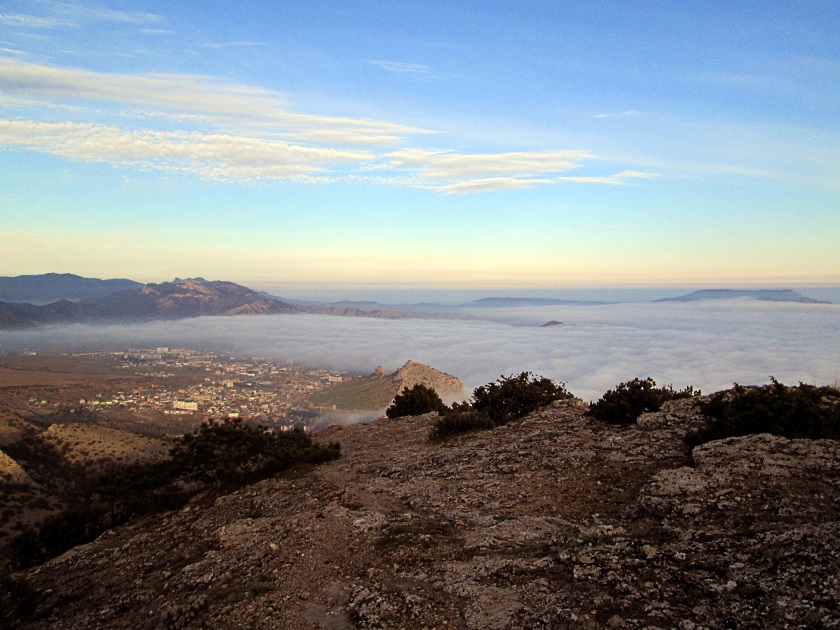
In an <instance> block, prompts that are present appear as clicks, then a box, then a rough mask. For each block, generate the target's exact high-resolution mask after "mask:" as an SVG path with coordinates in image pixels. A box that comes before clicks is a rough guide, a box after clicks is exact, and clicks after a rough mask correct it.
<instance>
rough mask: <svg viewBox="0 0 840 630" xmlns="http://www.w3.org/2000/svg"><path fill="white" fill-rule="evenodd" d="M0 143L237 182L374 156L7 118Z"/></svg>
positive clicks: (318, 170) (319, 170)
mask: <svg viewBox="0 0 840 630" xmlns="http://www.w3.org/2000/svg"><path fill="white" fill-rule="evenodd" d="M0 145H2V146H6V147H10V148H22V149H28V150H30V151H38V152H43V153H52V154H56V155H61V156H64V157H67V158H71V159H77V160H83V161H87V162H108V163H110V164H113V165H115V166H132V167H137V168H140V169H142V170H159V171H166V172H171V173H192V174H195V175H198V176H200V177H202V178H204V179H211V180H217V179H219V180H236V181H252V180H306V179H307V178H308V177H311V176H313V175H316V174H323V173H326V172H328V171H329V169H330V168H331V167H334V166H337V165H342V164H348V163H354V164H358V163H361V162H364V161H367V160H370V159H371V158H372V155H371V154H370V153H366V152H360V151H347V150H344V151H339V150H335V149H324V148H313V147H305V146H300V145H294V144H290V143H287V142H283V141H277V140H263V139H258V138H249V137H242V136H232V135H227V134H202V133H198V132H163V131H124V130H121V129H117V128H115V127H107V126H104V125H93V124H77V123H36V122H30V121H9V120H5V121H4V120H0Z"/></svg>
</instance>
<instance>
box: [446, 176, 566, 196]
mask: <svg viewBox="0 0 840 630" xmlns="http://www.w3.org/2000/svg"><path fill="white" fill-rule="evenodd" d="M551 183H553V181H552V180H551V179H522V178H516V177H485V178H482V179H468V180H466V181H462V182H455V183H453V184H444V185H434V186H431V188H432V189H433V190H436V191H438V192H441V193H444V194H446V195H466V194H470V193H477V192H498V191H502V190H522V189H523V188H533V187H534V186H539V185H540V184H551Z"/></svg>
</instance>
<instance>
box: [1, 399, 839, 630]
mask: <svg viewBox="0 0 840 630" xmlns="http://www.w3.org/2000/svg"><path fill="white" fill-rule="evenodd" d="M695 405H696V401H695V400H681V401H675V402H672V403H668V404H667V405H666V406H665V407H664V408H663V411H662V412H659V413H656V414H648V415H646V416H643V417H642V418H641V419H640V422H639V425H637V426H631V427H616V426H610V425H605V424H602V423H600V422H597V421H594V420H591V419H589V418H587V417H585V416H584V415H583V412H584V411H585V409H586V405H585V404H584V403H582V402H580V401H568V402H560V403H555V404H554V405H553V406H551V407H548V408H545V409H542V410H539V411H537V412H536V413H534V414H532V415H530V416H528V417H526V418H525V419H523V420H520V421H517V422H514V423H511V424H509V425H507V426H503V427H501V428H498V429H495V430H492V431H485V432H480V433H474V434H469V435H465V436H461V437H458V438H455V439H452V440H449V441H446V442H443V443H430V442H429V441H428V439H427V436H428V432H429V429H430V427H431V425H432V423H433V422H434V416H421V417H417V418H404V419H399V420H381V421H377V422H373V423H370V424H366V425H358V426H353V427H342V428H337V427H336V428H331V429H328V430H327V431H325V432H323V433H322V434H321V435H320V437H319V439H322V440H325V441H332V440H338V441H340V442H341V444H342V456H341V458H340V459H339V460H337V461H334V462H330V463H327V464H324V465H321V466H318V467H316V468H300V469H296V470H292V471H288V472H286V473H284V474H283V475H281V476H278V477H275V478H273V479H269V480H266V481H264V482H261V483H259V484H256V485H253V486H250V487H247V488H244V489H242V490H240V491H238V492H236V493H234V494H230V495H227V496H203V497H199V498H198V499H196V500H194V501H193V502H192V503H190V504H189V505H188V506H187V507H185V508H184V509H182V510H181V511H179V512H176V513H172V514H166V515H158V516H155V517H150V518H145V519H142V520H140V521H137V522H135V523H133V524H130V525H128V526H124V527H121V528H118V529H116V530H113V531H111V532H108V533H106V534H105V535H103V536H102V537H100V538H99V539H98V540H97V541H95V542H93V543H91V544H89V545H85V546H82V547H78V548H76V549H74V550H72V551H70V552H68V553H66V554H65V555H63V556H61V557H59V558H56V559H55V560H52V561H50V562H48V563H47V564H45V565H43V566H41V567H38V568H35V569H31V570H29V571H27V572H24V573H22V574H19V575H18V576H16V579H18V584H22V583H23V582H22V580H25V582H26V583H27V584H28V588H29V589H31V591H34V593H35V596H34V602H35V603H34V610H33V612H32V614H31V616H30V617H29V618H28V619H26V620H19V621H17V622H14V623H13V624H12V625H14V626H17V627H28V628H29V627H31V628H59V627H60V628H132V629H135V628H201V627H205V628H288V629H297V628H332V629H340V628H481V629H485V628H540V627H544V628H599V627H606V628H686V629H689V628H734V627H765V628H780V627H809V628H811V627H826V626H833V625H838V624H840V610H838V601H840V577H838V576H840V547H838V545H837V540H838V534H840V531H839V530H840V518H838V517H840V457H838V455H840V442H836V441H830V440H819V441H810V440H792V441H791V440H786V439H784V438H777V437H772V436H769V435H758V436H751V437H745V438H731V439H727V440H722V441H718V442H713V443H709V444H706V445H704V446H700V447H697V448H696V449H694V450H693V451H692V450H691V449H689V448H688V447H687V446H685V444H684V442H683V440H682V437H683V435H684V434H685V433H686V431H688V430H689V429H690V428H692V427H696V426H697V425H698V423H699V422H701V419H700V416H699V414H698V413H697V411H696V406H695ZM24 590H26V589H24ZM31 591H30V592H31Z"/></svg>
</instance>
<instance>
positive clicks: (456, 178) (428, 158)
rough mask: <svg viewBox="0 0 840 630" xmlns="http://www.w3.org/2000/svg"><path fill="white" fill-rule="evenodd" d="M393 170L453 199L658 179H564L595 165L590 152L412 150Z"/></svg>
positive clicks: (396, 157)
mask: <svg viewBox="0 0 840 630" xmlns="http://www.w3.org/2000/svg"><path fill="white" fill-rule="evenodd" d="M386 157H387V158H388V162H387V164H388V165H389V166H391V167H394V168H399V169H403V170H408V171H414V172H415V173H416V180H415V185H417V186H419V187H423V188H430V189H432V190H436V191H438V192H441V193H445V194H448V195H455V194H467V193H476V192H490V191H502V190H520V189H524V188H533V187H535V186H540V185H546V184H556V183H559V182H576V183H588V184H601V185H604V184H606V185H613V186H614V185H619V184H622V183H624V181H625V180H628V179H634V178H645V179H649V178H652V177H655V176H656V175H654V174H652V173H645V172H642V171H622V172H620V173H615V174H613V175H602V176H577V177H573V176H561V175H559V173H563V172H566V171H571V170H574V169H577V168H580V167H581V166H583V164H584V163H585V162H588V161H592V160H594V159H596V158H595V156H594V155H592V154H590V153H588V152H586V151H572V150H558V151H540V152H511V153H477V154H465V153H455V152H452V151H425V150H421V149H406V150H403V151H395V152H393V153H389V154H388V155H387V156H386Z"/></svg>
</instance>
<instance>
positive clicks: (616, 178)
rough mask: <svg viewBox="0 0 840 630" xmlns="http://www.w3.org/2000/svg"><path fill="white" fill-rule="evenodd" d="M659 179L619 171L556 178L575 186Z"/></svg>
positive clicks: (648, 174) (636, 172)
mask: <svg viewBox="0 0 840 630" xmlns="http://www.w3.org/2000/svg"><path fill="white" fill-rule="evenodd" d="M655 177H659V175H658V174H657V173H648V172H645V171H621V172H620V173H615V174H614V175H602V176H582V177H574V176H572V177H568V176H565V177H558V178H557V179H559V180H560V181H564V182H574V183H577V184H605V185H607V186H621V185H622V184H624V183H625V182H626V180H628V179H653V178H655Z"/></svg>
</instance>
